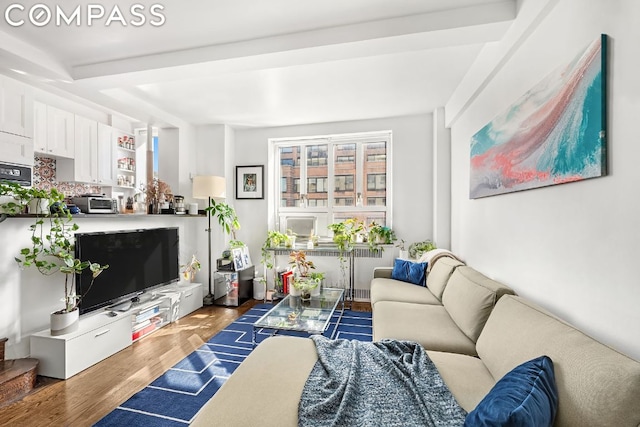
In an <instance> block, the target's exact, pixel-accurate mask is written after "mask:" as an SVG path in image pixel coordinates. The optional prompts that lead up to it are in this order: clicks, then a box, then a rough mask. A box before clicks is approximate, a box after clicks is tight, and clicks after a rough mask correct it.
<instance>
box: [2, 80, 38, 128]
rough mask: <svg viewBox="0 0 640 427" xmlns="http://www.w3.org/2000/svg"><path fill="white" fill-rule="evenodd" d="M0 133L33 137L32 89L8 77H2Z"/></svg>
mask: <svg viewBox="0 0 640 427" xmlns="http://www.w3.org/2000/svg"><path fill="white" fill-rule="evenodd" d="M0 131H3V132H8V133H12V134H14V135H19V136H23V137H27V138H31V137H33V95H32V92H31V88H30V87H29V86H27V85H24V84H22V83H20V82H18V81H15V80H12V79H9V78H8V77H4V76H3V77H0Z"/></svg>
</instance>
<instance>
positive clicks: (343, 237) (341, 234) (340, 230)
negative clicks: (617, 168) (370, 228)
mask: <svg viewBox="0 0 640 427" xmlns="http://www.w3.org/2000/svg"><path fill="white" fill-rule="evenodd" d="M328 228H329V230H331V231H332V232H333V242H334V243H335V244H336V246H337V247H338V249H339V250H340V251H341V252H344V251H345V250H347V249H349V248H352V247H353V244H354V243H355V242H356V236H357V235H358V234H360V233H362V232H363V231H364V223H363V222H362V221H361V220H359V219H357V218H347V219H345V220H344V221H342V222H335V223H333V224H330V225H329V226H328Z"/></svg>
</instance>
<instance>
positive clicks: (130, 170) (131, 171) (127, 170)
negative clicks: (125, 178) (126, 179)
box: [118, 168, 136, 173]
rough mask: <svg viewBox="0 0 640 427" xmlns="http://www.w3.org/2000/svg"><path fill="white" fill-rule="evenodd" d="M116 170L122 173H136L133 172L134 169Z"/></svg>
mask: <svg viewBox="0 0 640 427" xmlns="http://www.w3.org/2000/svg"><path fill="white" fill-rule="evenodd" d="M118 170H119V171H122V172H130V173H135V172H136V170H135V169H133V170H132V169H122V168H118Z"/></svg>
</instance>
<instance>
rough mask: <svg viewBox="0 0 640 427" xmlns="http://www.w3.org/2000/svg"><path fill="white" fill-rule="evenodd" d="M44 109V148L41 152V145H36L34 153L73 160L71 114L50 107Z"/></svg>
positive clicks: (72, 121) (73, 147) (73, 141)
mask: <svg viewBox="0 0 640 427" xmlns="http://www.w3.org/2000/svg"><path fill="white" fill-rule="evenodd" d="M46 108H47V133H46V148H45V150H44V151H41V150H40V146H41V145H42V144H38V147H37V148H36V151H39V152H42V153H45V154H48V155H50V156H56V157H66V158H69V159H73V158H74V156H75V129H74V128H75V123H74V119H75V118H74V115H73V113H70V112H68V111H64V110H60V109H59V108H55V107H52V106H50V105H47V106H46Z"/></svg>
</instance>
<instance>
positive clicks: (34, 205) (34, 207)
mask: <svg viewBox="0 0 640 427" xmlns="http://www.w3.org/2000/svg"><path fill="white" fill-rule="evenodd" d="M27 207H28V210H29V213H30V214H34V215H43V214H46V213H48V212H49V200H47V199H33V200H30V201H29V204H28V205H27Z"/></svg>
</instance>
